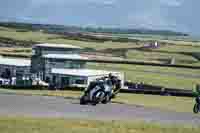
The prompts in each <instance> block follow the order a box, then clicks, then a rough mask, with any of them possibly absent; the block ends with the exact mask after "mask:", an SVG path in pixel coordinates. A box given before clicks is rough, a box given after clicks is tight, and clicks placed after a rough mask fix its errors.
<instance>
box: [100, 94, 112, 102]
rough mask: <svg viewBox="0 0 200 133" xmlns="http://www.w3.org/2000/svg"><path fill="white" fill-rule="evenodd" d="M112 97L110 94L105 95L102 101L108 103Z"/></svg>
mask: <svg viewBox="0 0 200 133" xmlns="http://www.w3.org/2000/svg"><path fill="white" fill-rule="evenodd" d="M110 100H111V98H110V96H109V95H106V96H105V99H104V100H103V101H102V103H103V104H107V103H108V102H110Z"/></svg>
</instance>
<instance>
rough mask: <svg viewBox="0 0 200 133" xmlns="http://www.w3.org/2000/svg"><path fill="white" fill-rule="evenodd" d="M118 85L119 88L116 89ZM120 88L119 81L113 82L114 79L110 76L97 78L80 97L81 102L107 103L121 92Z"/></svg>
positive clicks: (82, 103)
mask: <svg viewBox="0 0 200 133" xmlns="http://www.w3.org/2000/svg"><path fill="white" fill-rule="evenodd" d="M118 81H120V80H118ZM116 86H117V87H118V89H116ZM119 89H120V86H119V83H118V82H116V83H114V84H113V82H112V80H111V79H110V78H108V77H103V78H101V79H97V80H96V81H93V82H91V83H90V84H89V86H88V87H87V88H86V89H85V91H84V94H83V96H82V97H81V98H80V104H81V105H84V104H87V103H91V104H92V105H96V104H98V103H103V104H107V103H108V102H110V101H111V99H112V98H114V97H115V96H116V95H117V93H119Z"/></svg>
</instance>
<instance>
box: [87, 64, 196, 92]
mask: <svg viewBox="0 0 200 133" xmlns="http://www.w3.org/2000/svg"><path fill="white" fill-rule="evenodd" d="M88 67H89V68H92V69H104V70H112V71H120V72H123V73H124V74H125V79H126V80H130V81H132V82H144V83H146V84H151V85H160V86H164V87H170V88H177V89H188V90H190V89H193V87H194V86H195V85H196V84H198V83H199V79H198V78H193V77H187V75H192V76H198V73H199V72H200V70H192V69H178V68H163V67H151V66H138V65H118V64H115V65H112V64H100V63H99V64H97V63H96V64H95V63H90V64H88ZM181 74H185V75H186V77H183V75H181Z"/></svg>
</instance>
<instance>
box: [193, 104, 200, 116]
mask: <svg viewBox="0 0 200 133" xmlns="http://www.w3.org/2000/svg"><path fill="white" fill-rule="evenodd" d="M193 112H194V113H195V114H197V113H198V112H199V104H198V103H195V105H194V108H193Z"/></svg>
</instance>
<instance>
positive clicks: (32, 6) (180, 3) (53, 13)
mask: <svg viewBox="0 0 200 133" xmlns="http://www.w3.org/2000/svg"><path fill="white" fill-rule="evenodd" d="M199 4H200V2H199V0H56V1H55V0H3V1H1V2H0V20H10V21H15V20H21V21H24V22H27V21H28V22H33V23H37V22H41V23H52V24H64V25H79V26H85V25H95V26H107V27H108V26H115V27H116V26H119V27H125V28H137V27H143V28H153V29H172V30H179V31H184V30H185V29H187V30H189V31H190V32H195V33H199V34H200V31H199V30H198V27H199V24H198V22H199V21H200V16H199V14H196V15H194V12H198V11H199V6H198V5H199Z"/></svg>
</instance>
